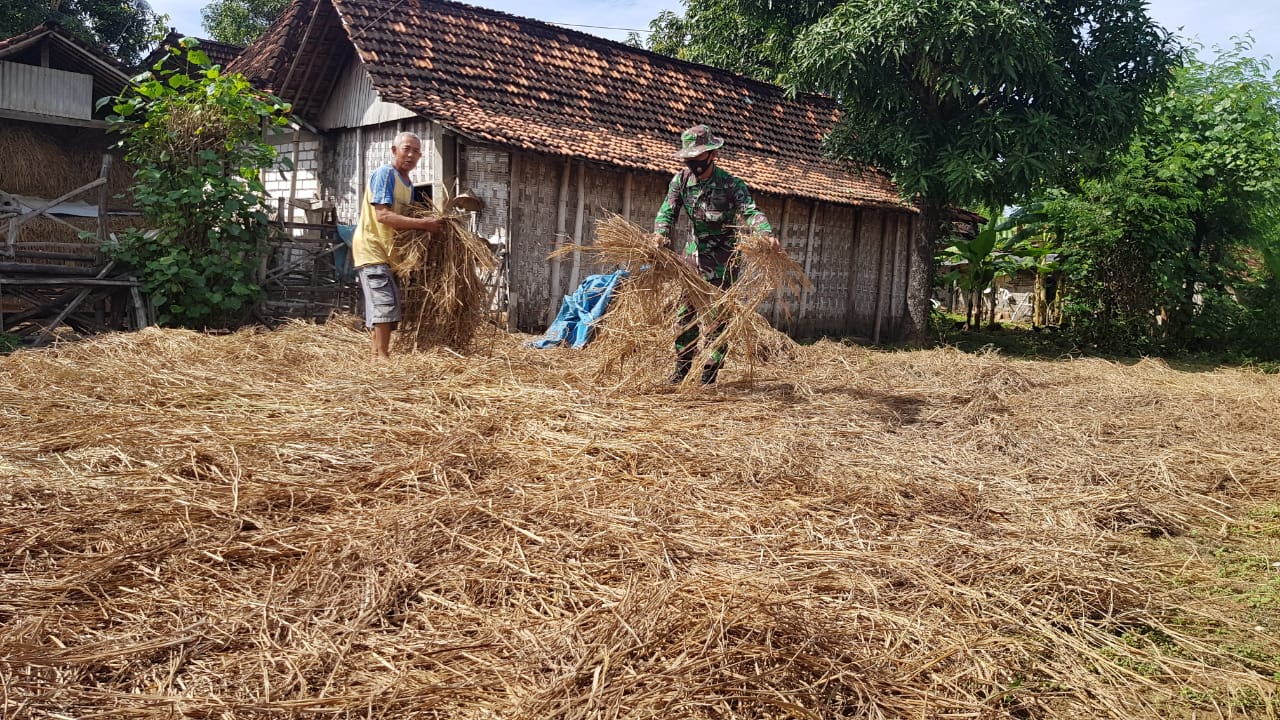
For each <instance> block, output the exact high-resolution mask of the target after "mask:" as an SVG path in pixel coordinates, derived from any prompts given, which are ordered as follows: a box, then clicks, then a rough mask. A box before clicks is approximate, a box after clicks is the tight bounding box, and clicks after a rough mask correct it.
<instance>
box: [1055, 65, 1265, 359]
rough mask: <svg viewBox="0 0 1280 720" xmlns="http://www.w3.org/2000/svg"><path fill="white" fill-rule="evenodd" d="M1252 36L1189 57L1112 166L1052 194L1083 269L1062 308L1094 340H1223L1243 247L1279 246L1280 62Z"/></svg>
mask: <svg viewBox="0 0 1280 720" xmlns="http://www.w3.org/2000/svg"><path fill="white" fill-rule="evenodd" d="M1248 50H1249V45H1248V43H1247V42H1241V43H1238V44H1237V45H1236V47H1235V48H1234V49H1233V50H1230V51H1226V52H1223V53H1221V54H1219V55H1218V57H1217V59H1216V60H1214V61H1213V62H1203V61H1200V60H1198V59H1196V58H1195V57H1194V56H1191V57H1189V58H1188V60H1187V62H1186V64H1185V66H1184V67H1182V68H1181V69H1179V70H1178V71H1177V73H1176V75H1175V81H1174V84H1173V85H1172V86H1171V88H1170V89H1169V91H1168V92H1167V93H1164V94H1161V95H1159V96H1157V97H1155V98H1153V99H1152V100H1151V101H1150V102H1148V103H1147V105H1146V120H1145V122H1144V124H1143V126H1142V128H1141V129H1140V130H1139V131H1138V132H1137V133H1136V134H1135V135H1134V136H1133V138H1132V140H1131V142H1130V143H1129V144H1128V146H1127V148H1125V150H1124V151H1123V152H1120V153H1117V154H1116V155H1115V157H1114V159H1113V160H1112V162H1111V164H1110V168H1109V169H1110V172H1109V173H1108V174H1106V175H1105V176H1103V177H1100V178H1096V179H1092V180H1089V181H1086V182H1083V183H1081V184H1079V185H1077V186H1075V187H1073V188H1072V189H1070V190H1069V191H1064V192H1059V193H1055V194H1054V195H1053V196H1052V202H1051V203H1050V204H1049V206H1048V207H1050V208H1052V209H1053V212H1054V215H1055V217H1056V218H1057V222H1058V224H1059V225H1060V226H1061V227H1062V228H1063V230H1064V233H1065V238H1066V241H1067V242H1068V244H1069V245H1070V246H1071V249H1072V254H1073V257H1074V260H1073V262H1072V263H1071V265H1070V267H1071V268H1072V269H1073V274H1074V275H1076V276H1078V277H1079V279H1080V280H1081V281H1083V282H1082V284H1081V285H1080V287H1079V292H1078V293H1077V294H1076V297H1074V298H1073V299H1072V303H1071V305H1070V306H1069V307H1070V309H1071V312H1070V316H1071V319H1072V322H1073V323H1074V324H1075V325H1076V326H1077V327H1078V328H1079V329H1080V330H1082V331H1083V333H1082V334H1084V335H1087V336H1088V337H1089V339H1090V341H1092V342H1094V343H1102V342H1105V343H1107V344H1111V345H1120V346H1121V347H1122V348H1125V347H1127V348H1134V349H1140V350H1147V349H1149V348H1146V347H1141V344H1142V343H1144V342H1153V341H1156V340H1158V341H1161V342H1164V343H1166V344H1168V345H1170V346H1171V349H1178V350H1182V349H1191V350H1204V349H1214V348H1215V347H1217V346H1221V345H1222V343H1224V342H1227V341H1229V339H1230V333H1231V331H1232V328H1233V326H1235V324H1236V322H1237V320H1238V315H1239V314H1240V312H1241V311H1242V307H1241V305H1240V303H1239V302H1238V300H1237V298H1235V297H1233V293H1234V292H1235V290H1237V289H1238V287H1239V285H1240V284H1241V283H1248V282H1250V281H1251V275H1252V274H1253V273H1251V272H1248V269H1249V268H1248V266H1247V265H1246V262H1245V261H1246V260H1249V259H1250V257H1251V256H1256V257H1257V258H1259V259H1260V260H1261V262H1259V263H1256V265H1264V266H1265V265H1268V264H1270V263H1269V262H1268V261H1274V260H1275V259H1276V258H1277V257H1280V222H1278V218H1280V76H1273V75H1271V74H1270V68H1269V67H1268V66H1267V63H1266V62H1265V61H1263V60H1256V59H1253V58H1250V57H1248V56H1247V52H1248ZM1158 309H1159V310H1162V312H1160V313H1157V312H1156V311H1157V310H1158ZM1157 316H1158V317H1160V319H1161V324H1162V326H1161V327H1159V328H1156V327H1154V326H1153V323H1154V319H1155V318H1156V317H1157ZM1166 321H1167V322H1166Z"/></svg>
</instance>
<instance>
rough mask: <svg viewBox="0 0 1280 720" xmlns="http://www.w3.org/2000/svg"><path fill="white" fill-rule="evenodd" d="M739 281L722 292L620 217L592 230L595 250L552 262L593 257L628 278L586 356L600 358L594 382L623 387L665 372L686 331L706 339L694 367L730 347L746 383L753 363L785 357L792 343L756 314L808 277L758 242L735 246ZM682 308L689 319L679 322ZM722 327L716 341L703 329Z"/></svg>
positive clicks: (693, 378)
mask: <svg viewBox="0 0 1280 720" xmlns="http://www.w3.org/2000/svg"><path fill="white" fill-rule="evenodd" d="M738 248H739V256H738V262H740V263H741V265H740V266H739V268H738V273H739V278H738V280H737V282H735V283H734V285H733V286H731V287H730V289H729V290H728V291H722V290H720V288H717V287H715V286H714V285H712V284H710V283H708V282H707V281H706V280H705V279H704V278H703V277H702V273H701V272H700V271H699V270H698V269H697V268H696V267H694V266H693V265H692V264H690V263H689V262H687V261H686V260H685V259H683V258H682V257H680V256H679V255H677V254H676V253H673V252H671V251H669V250H667V249H664V248H659V247H657V246H656V245H655V243H654V239H653V235H651V234H649V233H646V232H645V231H644V230H642V229H641V228H639V227H638V226H636V225H634V224H632V223H630V222H628V221H627V220H626V219H625V218H622V217H621V216H618V215H611V216H609V217H607V218H605V219H604V220H601V221H600V222H599V223H598V224H597V226H596V242H595V244H594V245H586V246H578V245H573V246H567V247H564V248H560V249H559V250H557V251H556V252H555V253H553V254H552V257H562V256H564V255H568V254H571V253H574V252H586V253H590V254H591V255H593V256H595V258H596V260H597V264H599V265H602V266H605V267H621V268H624V269H626V270H627V271H628V272H629V273H630V276H629V278H628V279H626V280H625V281H624V282H623V284H622V286H621V287H620V288H619V289H618V290H617V291H616V292H615V295H614V298H613V300H612V302H611V303H610V307H609V310H608V311H607V312H606V313H605V315H604V317H603V318H601V320H600V322H598V323H597V325H596V326H595V328H594V329H593V332H594V333H595V335H596V338H595V340H594V341H593V346H594V349H593V350H592V353H593V354H594V355H595V356H596V357H597V358H599V359H600V363H599V366H598V370H597V377H604V376H606V375H612V376H618V375H621V376H622V381H621V384H624V385H626V384H633V383H634V382H636V381H647V382H651V381H652V380H653V379H654V377H653V376H654V374H655V370H656V371H657V372H658V373H660V374H665V372H666V371H667V369H668V367H669V365H670V357H671V348H672V347H673V346H674V344H675V339H676V337H678V336H679V335H680V334H681V333H683V332H684V331H685V330H686V329H688V328H689V327H690V326H692V325H694V324H697V325H699V326H700V327H701V328H702V329H703V337H704V341H703V343H702V347H701V348H700V350H699V352H698V355H697V357H696V359H695V362H694V366H695V367H701V366H703V365H706V364H708V363H710V362H711V358H712V354H713V352H714V351H716V350H717V349H721V348H725V347H728V348H729V349H730V351H731V352H734V353H737V354H740V355H741V357H742V358H743V359H744V360H745V362H746V364H747V373H748V378H750V377H751V373H752V371H753V368H754V367H756V366H757V365H760V364H763V363H766V362H769V361H771V360H775V359H781V358H786V357H790V356H791V355H792V354H793V351H794V348H795V343H794V342H792V340H791V339H790V338H788V337H787V336H786V335H785V334H784V333H781V332H778V331H777V330H775V329H774V328H772V327H771V326H770V325H769V323H768V321H767V320H765V318H764V317H762V316H761V315H760V313H759V312H758V308H759V306H760V304H761V303H762V302H764V301H765V300H766V299H767V298H768V297H769V296H771V295H775V294H776V295H777V296H778V302H785V296H786V295H788V294H791V295H798V294H799V291H800V288H802V287H808V285H809V281H808V278H806V277H805V276H804V271H803V269H802V268H801V267H800V265H799V264H798V263H796V262H795V261H794V260H792V259H791V258H790V257H789V256H787V254H786V253H784V252H779V251H778V250H776V249H775V248H773V247H772V246H771V245H770V244H769V243H767V242H766V241H764V240H763V239H761V238H747V239H744V240H742V241H740V242H739V243H738ZM681 306H688V307H689V308H690V309H691V311H692V315H691V317H690V318H689V319H686V320H685V322H684V323H682V322H681V320H680V308H681ZM717 325H722V326H723V329H722V332H721V334H720V335H719V337H718V338H717V339H716V342H715V343H712V342H708V341H707V340H706V337H707V335H708V331H709V330H710V329H711V328H713V327H715V326H717ZM698 379H699V373H696V372H693V373H690V374H689V376H688V377H686V378H685V383H684V386H685V387H691V386H693V385H695V384H696V383H697V382H698Z"/></svg>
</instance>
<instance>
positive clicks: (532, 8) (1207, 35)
mask: <svg viewBox="0 0 1280 720" xmlns="http://www.w3.org/2000/svg"><path fill="white" fill-rule="evenodd" d="M150 2H151V6H152V7H153V8H154V9H155V10H156V12H161V13H166V14H168V15H169V18H170V22H169V24H170V25H172V26H174V27H175V28H177V30H178V32H180V33H182V34H184V35H195V36H197V37H203V36H204V35H205V32H204V28H203V27H202V26H201V24H200V22H201V19H200V8H201V7H203V6H204V3H203V2H199V1H197V0H150ZM469 4H471V5H477V6H479V7H486V8H491V9H493V10H501V11H503V12H508V13H512V14H515V15H522V16H524V17H530V18H535V19H538V20H542V21H544V22H549V23H562V24H572V25H578V26H584V27H578V28H577V29H579V30H582V31H583V32H589V33H593V34H596V35H600V36H602V37H607V38H610V39H613V40H625V39H626V37H627V30H628V29H632V30H647V29H648V27H649V21H650V20H652V19H653V18H654V17H656V16H657V15H658V13H659V12H661V11H663V10H674V11H676V12H681V11H682V8H683V5H682V4H681V2H680V0H472V1H471V2H470V3H469ZM1149 7H1150V9H1151V15H1152V17H1154V18H1155V19H1156V22H1159V23H1160V24H1161V25H1164V26H1165V27H1166V28H1168V29H1170V30H1172V31H1174V32H1176V33H1178V34H1179V35H1180V36H1182V37H1184V38H1189V39H1193V40H1197V41H1199V42H1200V43H1201V44H1203V45H1204V46H1205V47H1206V48H1209V49H1211V48H1213V47H1214V46H1226V47H1229V46H1230V45H1231V37H1232V36H1233V35H1243V34H1244V33H1248V32H1251V33H1252V34H1253V37H1254V40H1255V44H1254V51H1253V53H1252V54H1253V56H1254V57H1261V56H1262V55H1270V56H1271V66H1272V69H1273V70H1276V69H1280V62H1277V58H1280V33H1277V32H1276V28H1277V27H1280V2H1277V0H1151V1H1150V2H1149ZM585 26H593V27H585ZM602 28H619V29H617V30H608V29H602ZM1202 56H1203V55H1202ZM1204 57H1207V56H1204Z"/></svg>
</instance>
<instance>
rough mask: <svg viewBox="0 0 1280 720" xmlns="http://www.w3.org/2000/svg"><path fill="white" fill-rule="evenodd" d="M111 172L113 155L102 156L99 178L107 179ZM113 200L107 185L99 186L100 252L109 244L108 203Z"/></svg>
mask: <svg viewBox="0 0 1280 720" xmlns="http://www.w3.org/2000/svg"><path fill="white" fill-rule="evenodd" d="M109 172H111V154H110V153H103V154H102V169H101V170H99V171H98V177H100V178H103V179H105V178H106V177H107V174H108V173H109ZM109 199H111V194H110V193H109V192H108V191H107V184H106V183H103V184H102V185H99V186H98V252H99V253H100V252H102V248H103V247H105V246H106V244H107V238H108V232H109V227H108V225H107V218H108V216H107V201H108V200H109Z"/></svg>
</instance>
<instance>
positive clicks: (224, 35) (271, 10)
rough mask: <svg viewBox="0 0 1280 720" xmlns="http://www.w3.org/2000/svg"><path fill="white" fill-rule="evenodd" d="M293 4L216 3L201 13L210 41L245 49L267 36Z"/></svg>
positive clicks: (277, 0) (273, 0)
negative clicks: (272, 26)
mask: <svg viewBox="0 0 1280 720" xmlns="http://www.w3.org/2000/svg"><path fill="white" fill-rule="evenodd" d="M289 1H290V0H213V2H211V3H209V4H208V5H206V6H205V7H204V8H203V9H202V10H201V11H200V17H201V19H202V21H203V22H202V23H201V24H202V25H203V26H204V29H205V30H206V31H208V33H209V37H210V38H211V39H213V40H217V41H218V42H222V43H227V44H228V45H238V46H240V47H244V46H245V45H248V44H249V43H251V42H253V41H254V40H256V39H258V36H259V35H261V34H262V33H264V32H266V30H267V28H269V27H271V25H272V23H274V22H275V21H276V20H277V19H279V17H280V16H281V15H282V14H283V13H284V11H285V9H286V8H288V7H289Z"/></svg>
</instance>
